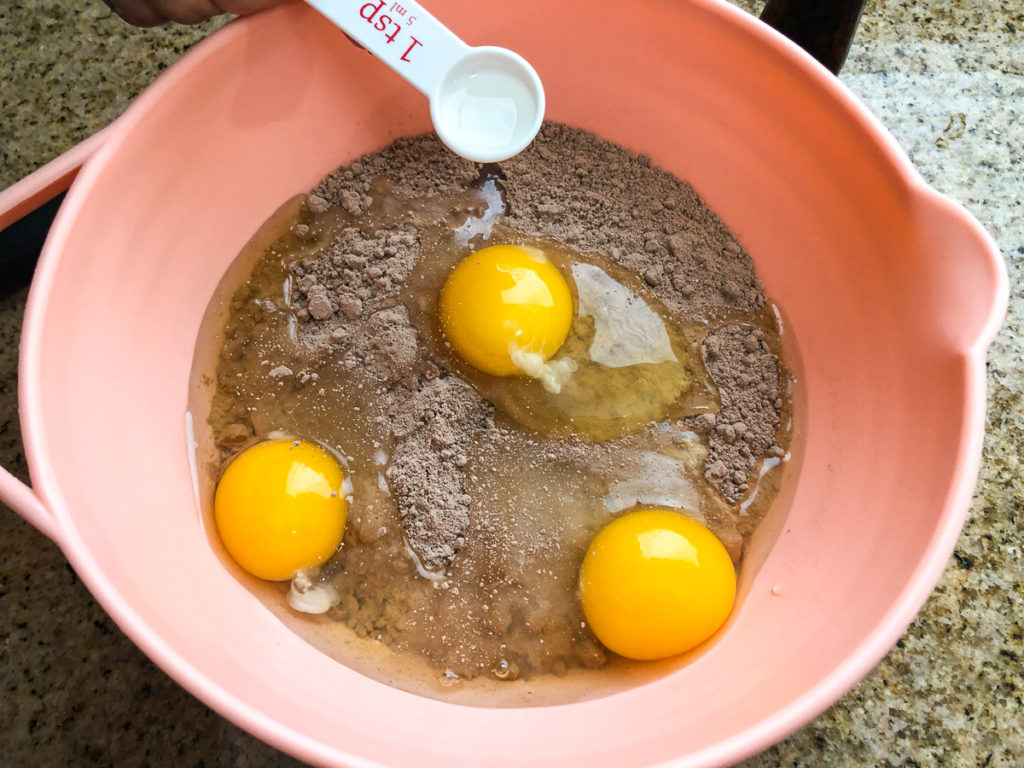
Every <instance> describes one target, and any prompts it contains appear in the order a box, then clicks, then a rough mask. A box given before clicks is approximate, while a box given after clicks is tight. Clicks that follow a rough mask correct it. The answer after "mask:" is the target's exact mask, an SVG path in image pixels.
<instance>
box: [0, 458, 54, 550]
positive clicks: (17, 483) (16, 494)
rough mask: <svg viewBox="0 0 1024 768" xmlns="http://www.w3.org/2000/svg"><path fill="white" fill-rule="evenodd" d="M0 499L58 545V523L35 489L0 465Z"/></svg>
mask: <svg viewBox="0 0 1024 768" xmlns="http://www.w3.org/2000/svg"><path fill="white" fill-rule="evenodd" d="M0 501H2V502H3V503H4V504H6V505H7V506H8V507H10V508H11V509H13V510H14V511H15V512H17V513H18V514H19V515H21V516H22V517H23V518H25V519H26V520H28V521H29V522H30V523H31V524H32V525H34V526H35V527H36V528H37V529H38V530H39V532H40V533H42V534H43V535H44V536H46V537H47V538H48V539H51V540H52V541H53V542H54V543H56V544H57V545H60V525H59V524H58V523H57V520H56V518H55V517H54V516H53V513H52V512H51V511H50V510H49V509H47V508H46V505H45V504H44V503H43V502H42V500H41V499H40V498H39V497H38V496H37V495H36V493H35V491H33V490H32V489H31V488H29V487H28V486H27V485H25V483H23V482H21V480H19V479H18V478H16V477H15V476H14V475H12V474H11V473H10V472H8V471H7V470H6V469H4V468H3V467H0Z"/></svg>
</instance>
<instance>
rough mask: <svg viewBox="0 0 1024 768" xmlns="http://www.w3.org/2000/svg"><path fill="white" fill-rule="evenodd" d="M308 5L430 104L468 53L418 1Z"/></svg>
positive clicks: (321, 0)
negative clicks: (443, 83)
mask: <svg viewBox="0 0 1024 768" xmlns="http://www.w3.org/2000/svg"><path fill="white" fill-rule="evenodd" d="M306 1H307V2H308V3H309V4H310V5H311V6H313V7H314V8H315V9H316V10H317V11H319V12H320V13H322V14H323V15H324V16H326V17H327V18H328V19H330V20H331V21H332V22H333V23H334V24H336V25H337V26H338V27H340V28H341V29H343V30H344V31H345V32H346V33H347V34H348V35H349V36H350V37H352V38H353V39H355V40H356V41H357V42H358V43H359V44H360V45H361V46H363V47H364V48H366V49H367V50H368V51H370V53H372V54H373V55H374V56H376V57H377V58H378V59H380V60H381V61H383V62H384V63H385V64H387V65H388V66H389V67H391V69H393V70H394V71H395V72H397V73H398V74H399V75H400V76H401V77H403V78H405V79H406V80H408V81H409V82H410V83H412V84H413V86H415V88H416V89H417V90H418V91H419V92H420V93H422V94H423V95H424V96H426V97H427V98H428V99H429V98H432V97H433V96H434V95H435V94H436V93H437V91H438V88H439V87H440V85H441V81H442V79H443V78H444V76H445V74H447V72H448V71H449V70H450V69H451V68H452V66H453V65H454V64H455V62H456V61H458V60H459V59H461V58H463V57H464V56H465V55H466V54H467V53H468V52H469V46H468V45H466V44H465V43H464V42H462V40H461V39H459V37H458V36H457V35H455V34H454V33H453V32H452V31H451V30H450V29H448V27H446V26H445V25H444V24H442V23H441V22H439V21H438V20H437V19H435V18H434V17H433V16H431V15H430V13H429V12H428V11H427V10H426V9H425V8H424V7H423V6H422V5H420V4H419V3H417V2H414V0H401V1H400V2H398V1H397V0H370V1H369V2H365V3H360V2H358V0H355V1H354V2H353V0H306Z"/></svg>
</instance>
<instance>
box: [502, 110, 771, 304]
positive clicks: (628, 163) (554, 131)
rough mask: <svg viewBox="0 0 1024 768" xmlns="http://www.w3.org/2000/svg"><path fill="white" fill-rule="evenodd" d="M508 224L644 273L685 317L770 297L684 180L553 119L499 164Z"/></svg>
mask: <svg viewBox="0 0 1024 768" xmlns="http://www.w3.org/2000/svg"><path fill="white" fill-rule="evenodd" d="M501 168H502V171H503V173H504V176H505V178H504V182H503V183H504V186H505V191H506V195H507V200H508V205H509V216H508V220H507V223H508V225H509V226H511V227H512V228H513V229H516V230H519V231H520V232H524V233H526V234H531V235H539V236H542V237H550V238H551V239H553V240H558V241H560V242H563V243H566V244H567V245H571V246H573V247H574V248H576V249H578V250H581V251H596V252H598V253H601V254H603V255H605V256H607V257H609V258H611V259H612V260H614V261H617V262H618V263H619V264H621V265H622V266H624V267H627V268H628V269H631V270H633V271H634V272H636V273H637V274H639V275H642V276H643V278H644V280H645V281H646V282H647V284H648V285H649V286H650V287H651V289H652V291H653V293H654V294H655V296H657V298H658V299H660V300H661V301H662V302H664V304H665V306H667V307H668V309H669V310H670V311H672V312H673V313H674V314H676V315H677V316H678V317H686V316H688V315H692V314H693V313H694V312H696V311H699V310H701V309H706V308H710V307H720V308H733V309H740V310H746V311H752V310H755V309H758V308H760V307H761V306H762V305H763V304H764V294H763V292H762V291H761V283H760V281H759V280H758V279H757V275H756V274H755V273H754V265H753V262H751V260H750V257H749V256H748V255H747V254H746V252H745V251H744V250H743V248H742V247H741V246H740V245H739V243H737V242H736V238H735V237H734V236H733V234H732V233H731V232H730V231H729V230H728V229H727V228H726V226H725V225H724V224H723V223H722V222H721V221H720V220H719V218H718V217H717V216H716V215H715V214H714V212H712V211H711V209H709V208H708V207H707V205H705V204H704V201H703V200H701V198H700V196H699V195H698V194H697V193H696V191H694V189H693V187H691V186H690V185H689V184H687V183H686V182H683V181H680V180H679V179H677V178H676V177H675V176H673V175H672V174H670V173H668V172H666V171H663V170H661V169H660V168H655V167H653V166H652V165H651V163H650V158H648V157H647V156H646V155H635V154H633V153H631V152H629V151H628V150H626V149H624V148H623V147H620V146H618V145H616V144H612V143H611V142H608V141H605V140H603V139H599V138H597V137H596V136H594V135H593V134H590V133H587V132H586V131H581V130H579V129H576V128H570V127H569V126H565V125H556V124H552V123H548V124H547V125H545V126H544V129H543V130H542V131H541V132H540V134H539V135H538V136H537V139H536V141H535V142H534V143H533V144H531V145H530V146H529V147H527V149H526V150H525V151H523V152H522V153H520V154H518V155H516V156H515V157H513V158H511V159H510V160H506V161H505V162H504V163H502V164H501Z"/></svg>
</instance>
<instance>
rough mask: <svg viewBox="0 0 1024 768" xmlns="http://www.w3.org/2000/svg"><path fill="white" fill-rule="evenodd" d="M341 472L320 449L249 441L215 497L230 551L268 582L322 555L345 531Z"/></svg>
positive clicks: (331, 549)
mask: <svg viewBox="0 0 1024 768" xmlns="http://www.w3.org/2000/svg"><path fill="white" fill-rule="evenodd" d="M344 480H345V475H344V473H343V472H342V469H341V467H340V466H339V464H338V462H337V461H336V460H335V459H334V457H333V456H331V455H330V454H329V453H328V452H327V451H325V450H324V449H323V448H321V447H319V446H317V445H314V444H312V443H308V442H305V441H293V440H270V441H267V442H264V443H259V444H258V445H254V446H252V447H251V448H247V449H246V450H245V451H243V452H242V453H241V454H239V455H238V456H237V457H236V458H235V459H234V461H232V462H231V463H230V464H229V465H228V468H227V469H226V470H225V471H224V474H223V476H222V477H221V479H220V482H219V483H218V484H217V492H216V495H215V496H214V502H213V510H214V517H215V518H216V521H217V529H218V530H219V531H220V536H221V539H222V540H223V542H224V545H225V546H226V547H227V550H228V552H229V553H230V554H231V556H232V557H233V558H234V559H235V561H236V562H237V563H238V564H239V565H240V566H242V567H243V568H244V569H245V570H247V571H248V572H249V573H251V574H252V575H253V576H258V577H259V578H261V579H268V580H271V581H284V580H286V579H290V578H292V576H294V575H295V572H296V571H298V570H300V569H302V568H309V567H310V566H313V565H317V564H318V563H322V562H324V561H325V560H326V559H327V558H329V557H330V556H331V555H332V554H334V552H335V551H336V550H337V549H338V545H339V544H341V539H342V536H343V535H344V533H345V518H346V513H347V506H348V504H347V502H346V500H345V496H344V493H343V491H342V483H343V482H344Z"/></svg>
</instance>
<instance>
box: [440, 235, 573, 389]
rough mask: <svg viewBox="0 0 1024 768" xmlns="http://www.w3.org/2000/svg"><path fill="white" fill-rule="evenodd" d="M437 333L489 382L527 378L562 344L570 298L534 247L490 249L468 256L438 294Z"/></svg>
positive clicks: (570, 312) (560, 279)
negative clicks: (489, 376) (490, 379)
mask: <svg viewBox="0 0 1024 768" xmlns="http://www.w3.org/2000/svg"><path fill="white" fill-rule="evenodd" d="M439 314H440V319H441V328H442V330H443V331H444V335H445V337H446V338H447V339H448V341H449V342H450V343H451V345H452V346H453V347H454V348H455V351H456V352H457V353H458V355H459V356H460V357H461V358H462V359H463V360H465V361H466V362H467V363H469V364H470V365H472V366H473V367H474V368H476V369H477V370H480V371H483V372H484V373H489V374H492V375H495V376H510V375H514V374H522V373H529V374H530V375H537V374H536V373H533V369H534V368H536V367H538V366H540V365H541V364H543V363H544V362H545V361H546V360H548V358H550V357H551V356H552V355H553V354H554V353H555V352H556V351H557V350H558V348H559V347H560V346H561V345H562V342H564V341H565V337H566V336H567V335H568V334H569V327H570V325H571V324H572V316H573V307H572V294H571V293H570V291H569V286H568V284H567V283H566V282H565V278H564V277H562V274H561V272H559V271H558V268H557V267H555V265H554V264H552V263H551V262H550V261H548V260H547V259H546V258H545V257H544V254H543V253H542V252H541V251H539V250H537V249H535V248H526V247H520V246H516V245H494V246H490V247H488V248H484V249H482V250H480V251H477V252H476V253H474V254H472V255H471V256H467V257H466V258H465V259H463V261H462V262H460V263H459V264H458V266H456V267H455V269H454V270H452V273H451V274H450V275H449V276H448V279H447V281H446V282H445V284H444V287H443V288H442V289H441V298H440V306H439Z"/></svg>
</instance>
